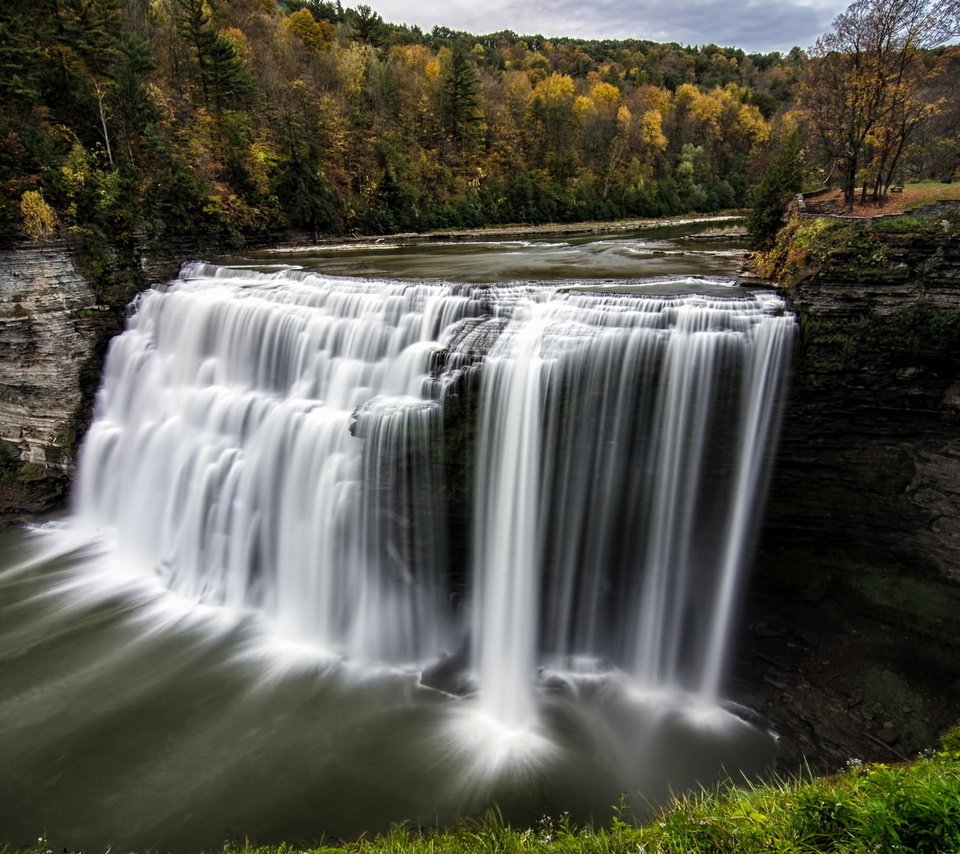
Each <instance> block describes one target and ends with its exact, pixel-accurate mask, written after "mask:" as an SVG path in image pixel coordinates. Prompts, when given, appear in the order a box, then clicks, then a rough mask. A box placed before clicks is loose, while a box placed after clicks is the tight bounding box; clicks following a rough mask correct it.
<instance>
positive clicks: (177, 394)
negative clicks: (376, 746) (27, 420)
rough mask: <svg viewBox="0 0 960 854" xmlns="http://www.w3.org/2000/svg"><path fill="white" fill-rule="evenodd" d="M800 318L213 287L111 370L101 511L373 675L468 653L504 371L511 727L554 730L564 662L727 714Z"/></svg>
mask: <svg viewBox="0 0 960 854" xmlns="http://www.w3.org/2000/svg"><path fill="white" fill-rule="evenodd" d="M690 284H691V289H692V290H696V283H695V282H691V283H690ZM781 309H782V305H781V303H780V302H779V300H777V299H776V298H775V297H772V296H769V295H767V296H749V297H746V298H745V297H742V296H738V297H735V298H734V297H729V298H728V297H724V296H715V295H709V296H708V295H696V294H694V295H690V296H644V295H643V294H616V295H604V294H595V293H585V292H579V291H576V290H571V291H557V290H556V289H551V288H544V287H536V286H512V287H509V288H503V289H493V288H483V287H464V286H460V287H457V286H452V285H443V284H398V283H387V282H370V281H356V280H344V279H323V278H319V277H316V276H310V275H306V274H301V273H292V272H282V273H276V274H259V273H253V272H249V271H243V270H236V269H230V268H208V267H205V266H203V265H191V266H188V267H186V268H185V269H184V272H183V274H182V275H181V278H180V280H179V281H177V282H176V283H174V284H173V285H172V286H170V287H168V288H165V289H158V290H152V291H149V292H147V293H146V294H144V295H143V296H142V298H141V299H140V301H139V303H138V305H137V307H136V311H135V313H134V314H133V316H132V318H131V320H130V323H129V326H128V329H127V331H126V333H125V334H124V335H123V336H121V337H120V338H119V339H117V341H116V342H115V344H114V346H113V348H112V351H111V353H110V357H109V359H108V364H107V369H106V374H105V379H104V384H103V388H102V390H101V392H100V396H99V399H98V403H97V411H96V419H95V422H94V425H93V427H92V428H91V430H90V433H89V435H88V437H87V439H86V441H85V444H84V447H83V452H82V457H81V464H80V475H79V483H78V490H77V503H76V504H77V512H78V515H79V516H80V517H81V518H82V519H83V520H85V521H86V522H87V523H88V524H95V525H97V526H100V527H106V528H109V529H110V530H112V531H114V532H115V533H116V537H117V540H118V545H119V548H120V549H121V550H123V552H124V553H125V554H128V555H131V556H135V558H136V559H137V560H138V561H140V562H143V563H146V565H148V566H150V567H151V568H153V569H154V570H155V571H157V572H159V573H161V574H163V575H165V576H167V577H168V583H169V585H170V586H171V587H172V588H174V589H175V590H177V591H179V592H181V593H183V594H185V595H187V596H190V597H194V598H197V599H200V600H203V601H207V602H213V603H218V604H226V605H230V606H233V607H256V608H260V609H262V610H263V611H265V612H266V613H268V614H269V615H271V616H272V617H273V619H274V621H275V623H276V625H277V626H278V628H279V630H280V631H281V632H282V633H284V634H287V635H290V636H292V637H295V638H298V639H307V640H312V641H315V642H317V643H319V644H321V645H323V646H324V647H325V648H327V649H330V650H333V651H336V652H339V653H345V654H347V655H349V656H351V657H355V658H362V659H367V660H371V659H372V660H381V661H415V660H420V661H423V660H426V659H428V658H430V657H431V656H435V655H437V654H439V653H440V652H442V651H444V650H448V649H450V648H451V647H452V646H454V645H455V644H456V643H457V640H456V639H457V637H458V636H459V635H461V634H462V633H463V630H462V629H459V628H458V623H459V622H462V621H463V619H464V618H463V616H462V615H461V614H459V613H458V609H457V608H455V607H453V605H452V604H451V602H452V596H451V590H450V578H451V576H452V574H453V573H451V568H450V566H449V552H448V549H447V548H446V537H447V532H448V530H449V529H450V525H449V519H448V516H449V508H448V507H446V506H445V504H444V495H445V494H446V492H447V489H446V484H445V483H444V477H445V470H444V465H443V462H442V457H443V454H442V452H441V451H442V448H443V444H444V439H443V435H442V432H443V427H444V425H443V406H444V398H445V396H446V394H447V393H448V391H449V390H450V389H451V388H454V387H455V386H456V382H455V379H454V378H455V377H456V375H457V373H458V371H462V369H463V367H464V365H466V364H468V363H471V362H478V360H479V363H480V365H481V367H480V375H481V381H480V403H479V415H478V418H477V422H476V428H475V429H476V431H477V432H476V440H475V444H476V446H477V462H476V468H475V482H474V484H473V492H474V496H475V497H474V507H475V509H474V514H473V519H474V521H473V525H472V537H473V542H474V546H473V565H472V567H471V570H470V572H471V574H472V579H473V580H472V582H471V585H470V590H471V592H472V596H471V597H470V601H469V603H468V607H467V610H468V611H471V612H472V616H471V617H470V619H469V627H470V632H469V634H470V646H471V649H472V654H473V661H474V663H475V668H476V672H477V675H478V678H479V684H480V694H481V698H482V703H483V705H484V708H485V709H486V711H487V712H488V713H489V714H490V715H492V716H493V717H495V718H497V719H499V720H501V721H502V722H504V723H506V724H508V725H511V726H523V725H525V724H529V723H531V722H532V721H533V720H534V718H535V700H534V690H535V689H534V685H535V682H536V669H537V663H538V660H540V658H541V657H543V656H546V657H551V658H553V659H554V660H557V659H560V660H563V659H566V660H568V661H569V660H571V657H573V656H581V657H582V656H593V657H603V658H604V659H606V660H608V661H610V662H614V663H616V664H618V665H619V666H621V667H623V668H625V669H627V670H628V671H631V672H633V673H634V674H636V676H637V678H638V679H639V680H640V681H641V682H642V683H643V684H644V685H646V686H648V687H665V686H682V687H684V688H686V689H688V690H692V691H694V692H698V693H701V694H703V695H705V696H708V697H715V696H716V694H717V692H718V690H719V686H720V674H721V672H722V662H723V658H724V650H725V649H726V646H727V643H728V635H729V622H730V617H729V615H730V613H731V612H732V610H733V608H734V605H735V599H736V597H735V591H736V587H737V579H738V576H739V571H740V568H741V566H742V564H743V560H744V554H745V550H746V548H747V546H748V542H749V534H750V531H751V520H752V518H753V516H754V511H755V509H756V502H757V496H758V495H759V494H760V492H761V491H762V485H763V469H764V461H765V459H766V451H767V444H768V442H769V440H770V437H771V435H772V433H773V431H774V427H775V422H776V413H777V406H778V400H779V393H778V389H779V386H780V381H781V375H782V373H783V371H784V369H785V365H786V362H787V359H788V355H789V344H790V340H791V335H792V331H793V326H794V324H793V320H792V318H791V317H790V316H788V315H784V314H783V313H782V310H781ZM465 328H469V329H470V330H472V331H471V332H470V333H469V334H466V335H464V334H463V333H464V329H465ZM482 330H486V333H485V335H486V339H487V341H486V346H487V348H488V352H486V353H485V354H484V353H479V354H478V353H475V352H473V350H474V349H475V348H476V346H477V339H478V337H480V338H483V337H484V335H480V334H479V332H481V331H482ZM468 354H469V355H468ZM459 535H460V536H462V537H465V536H468V535H469V534H468V532H467V531H460V532H459Z"/></svg>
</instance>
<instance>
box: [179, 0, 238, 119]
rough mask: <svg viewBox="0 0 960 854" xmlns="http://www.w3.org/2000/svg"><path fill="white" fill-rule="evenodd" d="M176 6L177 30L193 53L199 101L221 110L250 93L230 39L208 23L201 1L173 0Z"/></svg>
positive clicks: (202, 1) (204, 4)
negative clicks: (201, 100) (199, 95)
mask: <svg viewBox="0 0 960 854" xmlns="http://www.w3.org/2000/svg"><path fill="white" fill-rule="evenodd" d="M177 5H178V6H179V8H180V17H179V21H178V29H179V30H180V33H181V35H182V36H183V38H184V39H185V40H186V41H187V43H188V44H189V45H190V47H191V49H192V52H193V54H194V57H193V58H194V62H195V67H194V70H195V74H196V78H197V82H198V83H199V84H200V91H201V94H202V97H203V103H204V105H205V106H206V107H207V108H208V109H212V110H214V111H215V112H216V113H221V112H223V110H224V109H225V108H226V107H228V106H230V105H231V104H234V103H236V102H237V101H239V100H242V99H243V98H245V97H246V96H247V95H249V94H250V92H251V91H252V89H253V84H252V82H251V80H250V76H249V75H248V74H247V70H246V67H245V66H244V64H243V60H242V59H241V58H240V57H239V56H238V55H237V50H236V48H235V47H234V46H233V44H231V42H230V40H229V39H227V38H226V37H225V36H223V35H222V34H221V33H220V32H219V31H218V30H217V29H216V28H215V27H213V26H212V24H211V22H210V16H209V15H208V14H207V11H206V8H205V7H206V3H205V0H177Z"/></svg>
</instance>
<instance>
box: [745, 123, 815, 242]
mask: <svg viewBox="0 0 960 854" xmlns="http://www.w3.org/2000/svg"><path fill="white" fill-rule="evenodd" d="M802 180H803V151H802V149H801V146H800V134H799V132H798V131H797V130H796V129H793V130H791V131H789V132H788V133H787V135H786V137H785V138H784V140H783V142H782V143H781V145H780V150H779V151H778V152H777V155H776V157H775V158H774V160H773V162H772V163H771V164H770V166H769V167H768V168H767V169H766V170H765V171H764V172H763V174H762V175H761V176H760V180H759V181H758V182H757V185H756V187H754V190H753V194H752V198H751V203H752V204H751V208H750V216H749V217H748V218H747V228H748V229H749V231H750V237H751V240H752V243H753V245H754V247H755V248H758V249H766V248H768V247H769V246H770V245H771V244H772V243H773V241H774V238H775V237H776V236H777V232H778V231H779V230H780V227H781V226H782V225H783V216H784V213H785V212H786V209H787V205H788V204H789V203H790V201H791V200H792V199H793V198H794V197H795V196H796V194H797V193H799V192H800V187H801V182H802Z"/></svg>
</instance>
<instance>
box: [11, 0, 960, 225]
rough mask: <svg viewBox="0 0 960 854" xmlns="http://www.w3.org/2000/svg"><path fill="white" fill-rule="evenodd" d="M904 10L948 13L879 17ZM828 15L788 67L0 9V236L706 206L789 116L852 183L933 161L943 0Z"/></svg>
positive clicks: (903, 1) (265, 23) (443, 34)
mask: <svg viewBox="0 0 960 854" xmlns="http://www.w3.org/2000/svg"><path fill="white" fill-rule="evenodd" d="M911 2H912V3H913V5H914V6H915V7H918V8H919V7H922V8H924V9H927V11H928V12H930V13H931V14H932V12H931V10H933V9H934V8H936V9H937V10H939V12H938V14H940V15H941V19H942V21H944V22H947V23H944V24H943V25H942V26H941V29H940V31H937V32H934V31H933V30H932V29H930V28H929V27H928V28H927V29H924V27H923V26H920V22H919V20H918V21H917V22H916V26H914V25H910V26H914V29H910V26H907V25H904V24H903V23H891V24H889V25H887V24H884V22H885V21H887V19H888V18H889V16H890V15H891V14H892V9H893V8H894V7H896V8H900V6H903V5H906V6H909V5H910V3H911ZM948 7H949V8H948ZM881 12H882V14H881ZM951 15H952V17H951ZM841 19H842V20H841ZM841 19H838V22H839V23H838V27H837V29H836V33H835V34H831V35H830V36H829V37H827V36H825V37H824V39H823V40H821V42H818V45H817V47H816V48H815V49H814V51H813V53H814V56H813V58H812V59H810V60H808V57H807V55H806V54H805V53H804V52H803V51H802V50H800V49H799V48H797V49H794V50H793V51H791V52H790V53H789V54H786V55H784V54H780V53H768V54H749V55H748V54H746V53H744V52H743V51H742V50H738V49H736V48H727V47H720V46H717V45H705V46H699V47H684V46H680V45H676V44H657V43H655V42H653V41H650V40H645V39H640V38H637V39H623V40H619V41H612V40H606V41H587V40H582V39H545V38H544V37H542V36H540V35H527V36H521V35H517V34H516V33H513V32H500V33H490V34H485V35H474V34H470V33H464V32H459V31H453V30H449V29H444V28H435V29H434V30H433V31H431V32H430V33H424V32H422V31H420V30H419V29H418V28H416V27H407V26H400V25H396V24H392V23H389V22H386V21H384V20H383V19H382V18H381V16H380V15H379V14H378V13H377V12H375V11H374V10H373V9H372V8H371V7H369V6H366V5H360V6H357V7H356V8H350V7H344V6H342V5H341V3H340V2H328V0H282V2H279V3H277V2H274V0H231V1H230V2H227V0H150V2H147V0H31V2H27V0H6V2H5V3H4V4H2V6H0V95H2V97H3V101H4V110H3V112H2V113H0V135H2V138H3V140H4V145H3V146H0V239H11V238H15V237H17V236H21V235H24V234H26V233H27V231H29V230H30V229H31V228H32V229H33V232H34V233H35V234H37V233H44V234H45V233H49V231H50V230H51V229H52V228H59V229H61V230H63V229H70V230H73V231H74V232H76V233H79V234H85V233H87V234H93V235H100V236H101V237H109V238H110V239H112V240H125V239H128V238H130V237H132V236H134V235H138V234H147V235H154V236H158V237H160V236H163V235H167V234H176V233H189V234H194V235H200V236H207V237H210V238H212V239H216V240H219V241H229V242H242V241H244V240H246V239H249V238H251V237H258V238H262V237H263V236H264V235H268V234H271V233H274V232H277V231H279V230H284V229H305V230H309V231H312V232H315V233H318V234H319V233H321V232H338V233H339V232H353V231H362V232H386V231H395V230H400V229H403V230H410V229H427V228H436V227H443V226H476V225H480V224H487V223H490V224H494V223H508V222H548V221H564V220H568V221H569V220H574V219H577V220H579V219H597V218H613V217H622V216H638V215H640V216H647V215H650V216H652V215H660V214H673V213H681V212H687V211H711V210H718V209H722V208H728V207H733V206H743V205H745V204H746V203H747V202H748V201H749V200H750V198H751V188H752V187H754V186H755V185H756V184H757V182H758V180H760V179H761V176H762V175H764V174H765V171H766V170H767V168H768V166H769V165H770V163H771V162H772V158H773V157H774V151H775V150H776V147H777V145H779V143H778V142H777V140H779V139H780V136H778V134H779V131H777V128H778V127H780V126H781V124H782V123H783V122H784V121H785V120H788V122H792V123H793V124H796V123H797V121H799V120H801V119H804V120H805V121H807V122H808V125H807V126H804V130H803V131H802V132H801V138H802V139H803V140H804V151H803V152H801V154H802V156H803V157H804V158H805V160H806V162H808V163H822V164H824V165H826V164H828V163H831V162H837V163H841V164H842V171H843V172H844V175H845V176H846V177H847V178H849V177H850V176H852V180H853V181H854V182H858V183H860V182H863V181H864V180H866V179H869V183H870V186H871V187H883V186H884V185H885V184H886V182H888V180H889V179H890V178H891V176H895V175H898V174H901V173H903V172H904V170H905V168H906V164H909V165H910V168H911V169H919V170H925V171H926V172H929V173H944V174H945V173H946V172H948V171H951V170H952V169H954V168H955V165H956V155H957V150H956V136H957V134H956V122H957V120H956V108H955V104H956V102H957V100H958V99H957V98H956V94H957V93H956V92H955V91H953V88H954V87H955V83H956V80H957V73H956V71H957V66H958V63H960V59H958V51H957V48H955V47H949V46H947V47H944V46H942V39H943V37H942V35H941V33H942V32H947V31H949V27H950V26H955V22H956V0H951V2H950V3H947V2H945V1H944V0H941V2H939V3H937V4H933V5H931V4H930V3H921V2H920V0H894V2H893V5H892V6H891V4H886V5H885V6H884V7H882V8H881V6H880V4H879V3H877V2H875V0H860V2H858V3H855V4H854V6H853V7H851V9H850V10H849V11H848V12H847V13H845V15H844V16H841ZM895 21H900V19H899V18H896V19H895ZM950 21H953V22H954V24H950V23H949V22H950ZM883 26H888V29H889V28H890V27H892V29H889V32H887V30H883ZM914 30H916V32H914ZM882 33H886V35H882ZM871 39H872V41H871ZM937 45H941V46H939V47H938V46H937ZM881 69H882V71H881ZM851 83H852V84H853V85H852V86H851V85H850V84H851ZM828 84H829V85H828ZM801 92H802V97H801V98H800V100H799V102H798V97H797V96H798V93H801ZM841 92H847V93H848V94H847V95H841V94H840V93H841ZM951 104H953V105H954V106H953V107H951ZM798 106H799V107H801V108H802V111H801V112H797V108H798ZM921 128H924V129H926V132H925V133H924V134H921V133H920V129H921ZM26 193H35V194H37V195H36V197H35V196H29V197H28V204H27V206H26V208H24V207H23V199H24V195H25V194H26ZM38 202H42V203H43V206H40V205H39V204H38ZM24 210H29V211H30V212H31V214H30V216H31V217H32V219H30V223H31V224H32V225H28V224H27V221H26V220H25V218H24V217H25V214H24V213H23V211H24ZM48 210H49V215H48ZM40 214H42V216H40ZM38 216H40V218H39V219H38ZM38 222H39V223H55V225H51V226H50V227H49V228H48V227H47V226H46V225H44V226H43V228H40V226H38V225H37V223H38ZM38 229H39V230H38Z"/></svg>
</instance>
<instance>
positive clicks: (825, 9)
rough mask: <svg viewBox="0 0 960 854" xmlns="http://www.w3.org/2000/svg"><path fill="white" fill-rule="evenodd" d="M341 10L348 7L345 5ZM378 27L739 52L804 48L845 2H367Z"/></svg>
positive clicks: (840, 10)
mask: <svg viewBox="0 0 960 854" xmlns="http://www.w3.org/2000/svg"><path fill="white" fill-rule="evenodd" d="M346 5H349V4H346ZM370 5H371V6H373V8H375V9H376V10H377V11H378V12H379V13H380V14H381V15H382V16H383V18H384V19H385V20H387V21H391V22H393V23H398V24H399V23H406V24H412V25H416V26H419V27H421V28H422V29H423V30H425V31H427V32H429V31H430V30H432V29H433V27H434V26H445V27H449V28H451V29H455V30H466V31H468V32H473V33H477V34H482V33H490V32H496V31H498V30H506V29H509V30H513V31H514V32H516V33H519V34H521V35H523V34H534V33H539V34H541V35H544V36H548V37H555V36H573V37H579V38H594V39H601V38H607V39H616V38H639V39H651V40H653V41H676V42H680V43H681V44H708V43H711V42H712V43H715V44H720V45H724V46H731V47H740V48H743V49H744V50H746V51H769V50H781V51H787V50H789V49H790V48H791V47H792V46H794V45H799V46H800V47H803V48H807V47H809V46H810V45H812V44H813V43H814V42H815V41H816V39H817V37H818V36H820V35H822V34H823V33H824V32H826V31H827V30H829V28H830V24H831V23H832V21H833V19H834V18H835V17H836V16H837V15H838V14H839V13H840V12H842V11H843V10H844V9H845V8H846V6H847V5H848V4H847V2H838V0H769V2H762V0H685V2H670V0H633V2H629V0H531V1H530V2H527V3H524V4H522V5H520V4H516V3H509V2H507V0H487V2H483V3H481V2H469V0H448V2H444V3H442V4H441V3H422V2H421V3H418V2H415V0H374V2H373V3H371V4H370Z"/></svg>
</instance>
